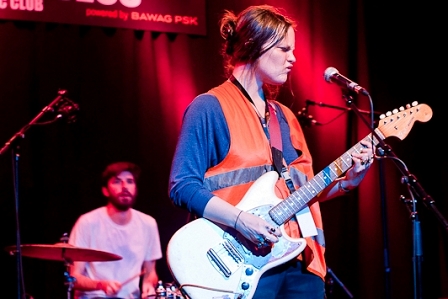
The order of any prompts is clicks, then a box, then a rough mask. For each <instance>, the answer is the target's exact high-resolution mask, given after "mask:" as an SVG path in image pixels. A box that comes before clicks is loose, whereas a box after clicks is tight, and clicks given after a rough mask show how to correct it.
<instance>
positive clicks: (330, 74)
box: [324, 67, 369, 96]
mask: <svg viewBox="0 0 448 299" xmlns="http://www.w3.org/2000/svg"><path fill="white" fill-rule="evenodd" d="M324 78H325V81H327V82H328V83H332V82H334V83H336V84H338V85H340V86H342V87H345V88H347V89H349V90H352V91H354V92H356V93H358V94H359V93H362V94H363V95H365V96H368V95H369V93H368V92H367V90H366V89H365V88H364V87H361V86H359V85H358V83H356V82H353V81H352V80H350V79H348V78H346V77H344V76H342V75H341V74H340V73H339V71H338V70H337V69H335V68H334V67H328V68H327V69H326V70H325V72H324Z"/></svg>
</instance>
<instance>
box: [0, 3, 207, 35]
mask: <svg viewBox="0 0 448 299" xmlns="http://www.w3.org/2000/svg"><path fill="white" fill-rule="evenodd" d="M0 19H7V20H19V21H20V20H22V21H37V22H50V23H63V24H76V25H92V26H104V27H116V28H128V29H136V30H149V31H158V32H174V33H186V34H193V35H205V34H206V26H205V25H206V24H205V0H0Z"/></svg>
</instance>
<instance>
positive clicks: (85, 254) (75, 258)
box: [5, 233, 122, 299]
mask: <svg viewBox="0 0 448 299" xmlns="http://www.w3.org/2000/svg"><path fill="white" fill-rule="evenodd" d="M60 241H61V242H58V243H55V244H26V245H20V252H21V254H22V256H26V257H32V258H38V259H44V260H52V261H62V262H64V265H65V267H66V270H65V272H64V277H65V282H64V284H65V285H66V286H67V299H70V298H71V295H70V294H71V291H72V289H73V285H74V282H75V280H76V279H75V278H74V277H73V276H70V271H69V270H70V265H73V262H108V261H117V260H121V259H122V257H121V256H119V255H116V254H113V253H109V252H105V251H99V250H94V249H89V248H80V247H75V246H73V245H70V244H68V243H67V242H68V236H67V233H64V235H63V236H62V238H61V239H60ZM5 250H6V251H8V252H9V254H10V255H14V254H16V253H17V252H18V250H17V246H8V247H6V248H5Z"/></svg>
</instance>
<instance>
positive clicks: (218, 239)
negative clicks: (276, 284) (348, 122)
mask: <svg viewBox="0 0 448 299" xmlns="http://www.w3.org/2000/svg"><path fill="white" fill-rule="evenodd" d="M431 117H432V110H431V108H430V107H429V106H428V105H426V104H417V103H413V105H408V106H407V107H406V109H405V108H401V109H396V110H394V112H393V113H390V115H387V116H386V115H382V116H381V117H380V120H379V125H378V128H376V129H375V133H376V134H377V135H378V137H379V138H381V140H383V139H385V138H387V137H390V136H393V137H397V138H399V139H401V140H403V139H404V138H405V137H406V136H407V135H408V133H409V131H410V130H411V128H412V126H413V124H414V122H415V121H420V122H427V121H428V120H430V119H431ZM363 140H365V141H367V142H368V143H371V142H372V143H373V144H374V145H375V146H376V145H378V143H379V141H378V140H377V138H376V137H373V139H372V134H369V135H367V136H366V137H365V138H364V139H363ZM362 147H363V146H362V145H361V144H360V143H359V142H358V143H357V144H356V145H355V146H353V147H352V148H350V149H349V150H348V151H346V152H345V153H344V154H343V155H342V156H340V157H339V158H337V159H336V160H335V161H333V162H332V163H331V164H330V165H328V166H327V167H326V168H325V169H324V170H322V171H321V172H319V173H318V174H317V175H315V176H314V177H313V178H312V179H311V180H309V181H308V182H307V183H306V184H305V185H303V186H301V187H300V188H299V189H297V190H296V191H295V192H294V193H292V194H291V195H290V196H289V197H287V198H285V199H284V200H282V199H280V198H278V197H277V196H276V195H275V192H274V186H275V183H276V181H277V179H278V175H277V173H276V172H275V171H270V172H267V173H265V174H264V175H262V176H261V177H260V178H258V179H257V180H256V181H255V182H254V184H253V185H252V186H251V187H250V188H249V190H248V191H247V193H246V194H245V195H244V197H243V199H242V200H241V202H240V203H238V205H237V207H238V208H239V209H241V210H243V211H246V212H249V213H252V214H254V215H257V216H259V217H261V218H263V219H265V220H266V221H267V222H268V223H270V224H271V225H273V226H280V229H281V231H282V237H280V238H279V242H277V243H275V244H273V245H272V246H271V247H262V248H261V249H259V248H257V246H256V245H255V244H253V243H252V242H251V241H249V240H247V239H245V238H244V237H243V236H242V235H240V234H239V233H238V232H237V231H236V230H234V229H233V228H230V227H227V226H223V225H220V224H216V223H214V222H212V221H209V220H207V219H205V218H199V219H196V220H193V221H191V222H189V223H188V224H186V225H184V226H183V227H181V228H180V229H179V230H178V231H177V232H176V233H175V234H174V235H173V236H172V238H171V240H170V241H169V243H168V248H167V262H168V266H169V268H170V271H171V274H172V275H173V278H174V280H175V281H176V283H178V285H179V289H180V290H181V291H182V293H183V294H184V295H185V296H186V297H187V298H191V299H251V298H252V297H253V295H254V293H255V290H256V288H257V284H258V281H259V279H260V277H261V275H262V274H263V273H264V272H266V271H267V270H269V269H271V268H273V267H275V266H277V265H280V264H283V263H285V262H287V261H289V260H291V259H292V258H294V257H296V256H297V255H298V254H299V253H301V252H302V251H303V250H304V248H305V246H306V242H305V239H302V238H300V239H293V238H291V237H289V236H288V235H287V234H286V232H285V230H284V226H283V225H284V223H285V222H286V221H288V220H289V219H290V218H291V217H293V216H294V215H295V214H296V213H297V212H298V211H300V210H301V209H302V208H303V207H305V206H306V205H307V204H308V203H309V202H310V201H311V200H312V199H313V198H314V197H316V196H317V194H319V192H321V191H322V190H324V189H325V188H326V187H327V186H328V185H330V184H331V183H332V182H333V181H334V180H335V179H336V178H338V177H339V176H341V175H342V174H343V173H344V172H345V171H347V170H348V169H349V168H350V167H351V165H352V156H351V153H353V152H359V151H360V150H361V148H362Z"/></svg>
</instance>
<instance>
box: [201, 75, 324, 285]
mask: <svg viewBox="0 0 448 299" xmlns="http://www.w3.org/2000/svg"><path fill="white" fill-rule="evenodd" d="M209 93H210V94H212V95H214V96H215V97H216V98H217V99H218V101H219V103H220V105H221V108H222V110H223V113H224V116H225V118H226V121H227V125H228V128H229V132H230V148H229V151H228V154H227V156H226V157H225V158H224V159H223V160H222V161H221V162H220V163H219V164H217V165H215V166H214V167H212V168H210V169H208V170H207V172H206V174H205V185H206V186H207V188H208V189H209V190H211V191H212V192H213V194H214V195H216V196H219V197H220V198H222V199H224V200H226V201H227V202H229V203H231V204H232V205H237V204H238V203H239V202H240V201H241V199H242V198H243V197H244V195H245V193H246V192H247V190H248V189H249V187H250V186H251V185H252V184H253V182H254V181H255V180H257V179H258V178H259V177H260V176H261V175H262V174H264V173H266V172H267V171H272V170H273V167H272V164H273V161H272V153H271V146H270V144H269V140H268V139H267V137H266V135H265V133H264V131H263V128H262V126H261V124H260V120H259V118H258V116H257V114H256V112H255V110H254V108H253V106H252V104H251V103H250V102H249V101H248V100H247V99H246V97H245V96H244V95H243V94H242V92H241V91H240V90H239V89H238V88H237V87H236V86H235V85H234V84H233V83H232V82H230V81H226V82H224V83H223V84H221V85H220V86H218V87H215V88H213V89H211V90H210V91H209ZM275 103H276V104H277V106H278V107H280V108H281V109H282V112H283V114H284V115H285V117H286V119H287V122H288V124H289V127H290V131H291V134H290V137H291V142H292V144H293V146H294V148H296V149H299V150H300V151H301V152H302V154H301V155H300V157H299V158H297V159H296V160H295V161H293V162H292V163H291V164H290V165H288V170H289V172H290V174H291V176H292V177H295V178H296V180H295V183H296V184H299V185H300V184H302V183H303V182H304V181H306V180H308V179H309V178H311V177H313V176H314V173H313V170H312V159H311V155H310V153H309V150H308V147H307V145H306V142H305V138H304V136H303V131H302V128H301V127H300V125H299V123H298V121H297V118H296V117H295V115H294V114H293V113H292V112H291V110H290V109H288V108H286V107H285V106H284V105H282V104H280V103H278V102H275ZM272 117H275V116H272ZM249 130H250V131H249ZM297 178H299V179H300V178H302V182H301V183H299V182H297V181H298V180H297ZM297 187H298V186H296V188H297ZM275 193H276V195H277V196H278V197H279V198H286V197H287V196H288V195H289V190H288V188H287V186H286V184H285V181H284V179H283V178H280V179H279V180H278V181H277V183H276V188H275ZM310 210H311V214H312V216H313V219H314V222H315V224H316V227H317V230H318V235H317V236H314V237H308V238H306V241H307V245H308V246H307V247H306V248H305V250H304V251H303V254H300V255H299V257H298V258H299V259H303V258H304V259H305V263H306V264H307V269H308V270H309V271H310V272H312V273H315V274H316V275H319V276H320V277H321V278H322V279H324V278H325V275H326V264H325V259H324V253H325V241H324V237H323V228H322V218H321V214H320V208H319V203H318V202H315V203H313V204H312V205H311V206H310ZM284 227H285V230H286V232H287V233H288V235H289V236H290V237H293V238H298V237H300V231H299V227H298V224H297V222H296V221H295V220H290V221H287V222H286V223H285V224H284Z"/></svg>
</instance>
